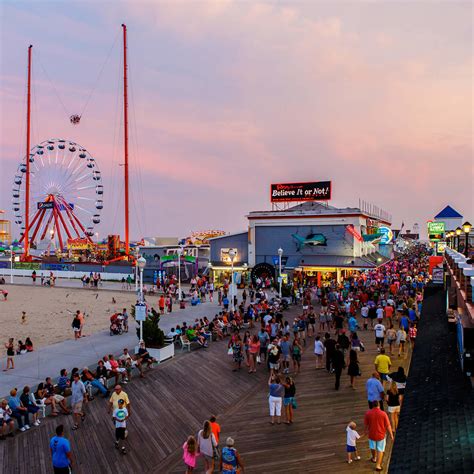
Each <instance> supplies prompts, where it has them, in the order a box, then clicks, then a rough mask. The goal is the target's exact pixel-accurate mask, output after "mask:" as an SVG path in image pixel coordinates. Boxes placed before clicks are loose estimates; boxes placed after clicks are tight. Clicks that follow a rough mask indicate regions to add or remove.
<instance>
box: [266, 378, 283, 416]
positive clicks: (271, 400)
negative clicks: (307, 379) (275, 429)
mask: <svg viewBox="0 0 474 474" xmlns="http://www.w3.org/2000/svg"><path fill="white" fill-rule="evenodd" d="M268 387H269V389H270V393H269V395H268V404H269V407H270V418H271V421H270V424H271V425H274V424H275V416H276V419H277V424H278V425H279V424H280V423H281V422H280V417H281V405H282V402H283V395H284V394H285V387H284V386H283V385H282V384H281V383H280V377H278V375H277V376H273V375H270V378H269V379H268Z"/></svg>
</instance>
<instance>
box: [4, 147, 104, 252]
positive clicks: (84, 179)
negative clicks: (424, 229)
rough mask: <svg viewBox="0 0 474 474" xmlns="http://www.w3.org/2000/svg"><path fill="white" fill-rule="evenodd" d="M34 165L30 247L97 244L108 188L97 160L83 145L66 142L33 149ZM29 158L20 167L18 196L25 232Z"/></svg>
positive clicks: (14, 198)
mask: <svg viewBox="0 0 474 474" xmlns="http://www.w3.org/2000/svg"><path fill="white" fill-rule="evenodd" d="M29 160H30V198H29V211H30V216H31V217H30V224H29V232H28V234H29V240H30V243H35V242H36V243H38V242H41V241H45V240H47V241H50V242H52V241H54V242H57V243H59V248H60V249H61V250H62V249H63V248H64V246H65V245H64V244H65V240H64V238H66V237H67V238H68V239H76V238H85V239H87V240H89V241H90V242H91V241H92V240H91V236H93V235H94V227H95V226H96V225H97V224H99V223H100V214H101V210H102V208H103V207H104V205H103V200H102V197H103V194H104V187H103V185H102V176H101V173H100V170H99V167H98V166H97V162H96V161H95V159H94V158H93V157H92V156H91V155H90V154H89V152H88V151H87V150H86V149H85V148H84V147H82V146H81V145H79V144H77V143H75V142H72V141H69V140H63V139H57V138H54V139H50V140H46V141H44V142H42V143H40V144H39V145H36V146H35V147H33V148H32V149H31V151H30V155H29ZM25 181H26V158H25V159H24V160H23V162H22V163H20V165H19V166H18V169H17V172H16V174H15V178H14V184H13V191H12V207H13V212H14V215H15V223H16V224H18V225H19V226H20V228H21V236H22V237H21V240H23V238H24V231H25V202H26V198H25V194H26V184H25Z"/></svg>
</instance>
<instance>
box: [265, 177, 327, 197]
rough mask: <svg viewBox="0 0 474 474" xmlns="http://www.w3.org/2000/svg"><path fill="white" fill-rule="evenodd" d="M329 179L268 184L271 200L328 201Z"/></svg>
mask: <svg viewBox="0 0 474 474" xmlns="http://www.w3.org/2000/svg"><path fill="white" fill-rule="evenodd" d="M329 199H331V181H318V182H311V183H279V184H272V185H271V186H270V201H271V202H293V201H328V200H329Z"/></svg>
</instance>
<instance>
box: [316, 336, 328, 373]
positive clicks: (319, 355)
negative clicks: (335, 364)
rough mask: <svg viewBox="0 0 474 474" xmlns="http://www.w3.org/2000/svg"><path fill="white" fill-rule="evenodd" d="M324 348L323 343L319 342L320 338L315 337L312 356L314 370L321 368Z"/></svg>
mask: <svg viewBox="0 0 474 474" xmlns="http://www.w3.org/2000/svg"><path fill="white" fill-rule="evenodd" d="M325 350H326V348H325V347H324V344H323V342H322V341H321V337H320V336H316V339H315V341H314V355H315V356H316V369H322V368H323V355H324V351H325Z"/></svg>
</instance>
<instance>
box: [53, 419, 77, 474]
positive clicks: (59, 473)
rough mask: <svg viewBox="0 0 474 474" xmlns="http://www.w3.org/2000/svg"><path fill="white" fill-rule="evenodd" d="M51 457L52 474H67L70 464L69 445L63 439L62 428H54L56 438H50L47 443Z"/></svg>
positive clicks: (61, 426)
mask: <svg viewBox="0 0 474 474" xmlns="http://www.w3.org/2000/svg"><path fill="white" fill-rule="evenodd" d="M49 448H50V450H51V456H52V457H53V469H54V474H69V473H70V472H71V470H70V466H71V464H72V458H71V445H70V444H69V441H68V440H67V439H66V438H64V426H63V425H59V426H58V427H57V428H56V436H53V437H52V438H51V442H50V443H49Z"/></svg>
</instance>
